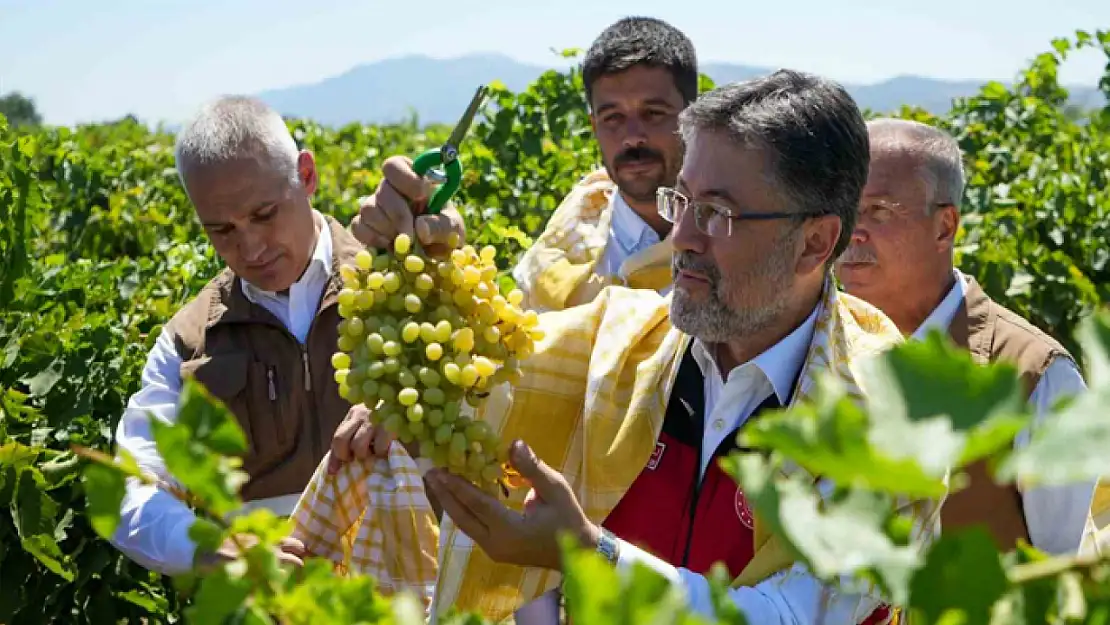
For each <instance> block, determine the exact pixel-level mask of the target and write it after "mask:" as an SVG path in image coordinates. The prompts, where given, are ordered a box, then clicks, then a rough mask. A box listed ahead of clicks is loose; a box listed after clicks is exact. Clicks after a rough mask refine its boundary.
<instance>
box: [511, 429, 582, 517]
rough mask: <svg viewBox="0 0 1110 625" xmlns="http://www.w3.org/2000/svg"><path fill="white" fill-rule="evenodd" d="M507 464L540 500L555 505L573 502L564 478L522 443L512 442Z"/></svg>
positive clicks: (572, 496)
mask: <svg viewBox="0 0 1110 625" xmlns="http://www.w3.org/2000/svg"><path fill="white" fill-rule="evenodd" d="M509 462H510V463H511V464H512V466H513V468H514V469H516V470H517V472H519V473H520V475H521V477H523V478H525V479H526V480H528V481H529V482H531V484H532V488H533V489H534V490H535V491H536V494H537V495H539V497H540V499H543V500H544V501H546V502H547V503H549V504H555V505H562V504H565V503H567V502H572V501H574V494H573V493H572V492H571V490H570V484H567V480H566V478H564V477H563V475H562V474H561V473H559V472H558V471H556V470H555V469H552V468H551V467H550V466H548V465H547V463H546V462H544V461H543V460H540V459H539V457H537V456H536V454H535V452H533V451H532V448H531V447H529V446H528V445H526V444H525V443H524V441H520V440H518V441H513V444H512V447H511V448H510V449H509Z"/></svg>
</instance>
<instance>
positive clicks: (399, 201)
mask: <svg viewBox="0 0 1110 625" xmlns="http://www.w3.org/2000/svg"><path fill="white" fill-rule="evenodd" d="M430 195H431V183H429V182H428V181H427V180H425V179H423V178H421V177H420V176H417V175H416V172H414V171H413V169H412V160H411V159H409V158H408V157H405V156H391V157H390V158H388V159H386V161H385V162H384V163H383V164H382V181H381V182H380V183H379V184H378V188H377V189H376V190H375V191H374V194H373V195H371V196H370V197H366V198H362V199H360V201H359V214H358V215H357V216H356V217H355V218H354V220H352V221H351V233H352V234H353V235H354V236H355V238H357V239H358V240H359V241H360V242H361V243H362V244H363V245H366V246H369V247H373V248H376V249H379V250H385V249H389V248H391V247H392V246H393V241H394V239H395V238H396V237H397V235H399V234H404V235H407V236H408V237H409V238H410V239H411V238H412V237H413V236H414V235H415V237H416V240H417V241H419V243H420V245H422V246H423V248H424V251H425V252H426V253H427V254H428V255H429V256H432V257H436V258H442V257H443V256H445V255H446V254H448V253H450V251H451V249H452V248H453V247H454V246H451V245H448V239H449V238H450V236H451V234H452V233H455V234H456V235H457V236H458V238H459V240H460V241H463V240H466V226H465V225H464V224H463V218H462V215H460V214H459V212H458V211H457V210H456V209H455V207H454V206H452V205H451V204H448V205H447V206H445V207H444V208H443V210H442V211H441V212H440V213H439V214H438V215H422V214H421V213H423V211H424V207H425V206H427V203H428V197H429V196H430Z"/></svg>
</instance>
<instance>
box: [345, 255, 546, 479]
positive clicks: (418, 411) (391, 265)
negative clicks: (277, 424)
mask: <svg viewBox="0 0 1110 625" xmlns="http://www.w3.org/2000/svg"><path fill="white" fill-rule="evenodd" d="M451 247H452V248H454V249H452V251H451V254H450V256H449V257H448V258H446V259H443V260H438V259H432V258H428V257H426V256H425V255H423V254H422V253H420V252H419V251H417V250H414V249H412V241H411V239H410V238H409V236H408V235H404V234H402V235H399V236H397V238H396V240H395V241H394V244H393V249H392V250H387V251H382V252H380V253H378V254H377V255H375V253H374V252H373V251H371V250H368V249H367V250H362V251H360V252H359V253H358V254H357V256H356V257H355V264H354V266H352V265H349V264H348V265H343V266H341V267H340V273H341V276H342V278H343V285H344V288H343V290H342V291H341V292H340V293H339V316H340V317H342V321H340V323H339V339H338V345H337V348H338V351H337V352H336V353H335V355H334V356H333V357H332V366H333V367H334V368H335V380H336V382H337V383H338V384H339V394H340V395H342V396H343V398H344V399H346V400H347V401H349V402H351V403H352V404H359V403H361V404H365V405H366V406H367V407H368V408H370V409H371V415H372V417H371V418H372V421H373V423H374V424H375V425H378V426H381V427H384V428H385V429H386V430H388V431H389V432H391V433H392V434H394V435H395V436H397V438H398V439H399V440H400V441H401V442H402V443H405V444H406V445H407V444H410V443H413V442H414V441H415V442H417V443H418V444H419V455H420V456H421V457H423V458H427V459H429V460H431V462H432V463H433V464H434V465H436V466H439V467H447V468H448V469H449V470H451V471H452V472H454V473H456V474H459V475H462V476H464V477H466V478H467V479H469V480H470V481H471V482H473V483H475V484H477V485H479V486H480V487H483V488H486V489H487V490H490V489H492V488H493V487H494V486H496V485H497V484H498V483H499V482H501V480H502V478H503V477H505V469H506V465H505V462H506V454H507V448H506V446H505V445H503V444H502V442H501V441H500V440H499V437H498V436H497V435H496V434H495V433H494V432H493V430H492V428H490V426H489V424H487V423H485V422H483V421H477V420H472V419H471V418H469V417H468V416H466V415H464V414H462V407H463V402H466V403H467V404H469V405H470V406H478V405H479V404H480V402H481V401H482V399H483V398H484V396H485V395H486V394H488V392H489V390H490V389H492V388H493V387H494V386H496V385H498V384H500V383H502V382H515V381H516V380H517V379H518V378H519V376H520V365H519V362H520V361H521V360H522V359H524V358H527V357H528V356H529V355H530V354H531V353H532V350H533V349H534V342H535V341H538V340H540V339H541V338H543V332H542V331H541V330H539V329H538V328H537V327H536V325H537V323H538V317H537V315H536V312H535V311H532V310H527V311H526V310H522V309H521V308H520V304H521V302H522V301H523V293H522V292H521V291H520V290H519V289H514V290H513V291H512V292H510V293H508V295H502V294H501V293H500V290H499V289H498V287H497V284H496V277H497V267H496V265H494V263H493V259H494V256H495V254H496V250H495V249H494V248H493V247H492V246H487V247H485V248H483V249H482V250H481V252H478V251H476V250H475V249H474V248H473V247H472V246H470V245H467V246H464V247H461V248H460V247H458V240H457V237H456V238H455V240H454V242H453V244H452V246H451Z"/></svg>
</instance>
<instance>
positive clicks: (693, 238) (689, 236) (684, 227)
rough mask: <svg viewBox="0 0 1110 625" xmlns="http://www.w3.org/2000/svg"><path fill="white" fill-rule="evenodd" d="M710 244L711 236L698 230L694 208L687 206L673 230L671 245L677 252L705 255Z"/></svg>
mask: <svg viewBox="0 0 1110 625" xmlns="http://www.w3.org/2000/svg"><path fill="white" fill-rule="evenodd" d="M708 242H709V235H707V234H705V233H704V232H702V231H701V230H698V226H697V223H695V220H694V207H692V206H687V207H686V209H685V210H683V211H682V212H681V213H679V216H678V219H677V220H676V221H675V224H674V228H673V229H672V230H671V243H672V245H673V246H674V248H675V249H676V250H679V251H683V252H693V253H695V254H704V253H705V250H706V247H707V245H708Z"/></svg>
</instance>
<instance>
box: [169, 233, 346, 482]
mask: <svg viewBox="0 0 1110 625" xmlns="http://www.w3.org/2000/svg"><path fill="white" fill-rule="evenodd" d="M325 220H326V221H327V227H328V228H329V229H330V232H331V236H332V275H331V277H330V279H329V281H328V282H327V284H326V286H325V287H324V291H323V293H322V294H321V298H320V302H319V305H318V308H317V312H316V317H315V318H314V319H313V321H312V325H311V327H310V329H309V332H308V335H307V337H306V341H305V344H304V345H303V346H302V345H301V344H300V343H298V342H297V339H296V337H295V336H293V334H292V333H291V332H290V331H289V330H288V329H286V328H285V326H284V325H283V324H282V323H281V321H280V320H278V319H277V318H276V317H275V316H274V315H273V314H272V313H270V311H268V310H266V309H265V308H263V307H262V306H259V305H257V304H255V303H253V302H251V301H250V300H249V299H247V297H246V296H245V295H244V294H243V291H242V285H241V284H240V279H239V278H238V277H237V276H236V275H235V274H234V273H233V272H231V270H230V269H227V270H224V271H223V272H222V273H221V274H220V275H218V276H216V277H215V278H214V279H213V280H212V281H211V282H209V283H208V284H207V285H206V286H205V287H204V289H202V290H201V292H200V293H199V294H198V295H197V296H196V297H195V298H194V299H193V300H192V301H190V302H189V303H188V304H186V305H185V306H184V307H183V308H182V309H181V310H180V311H178V313H177V314H176V315H174V317H173V319H171V320H170V322H169V323H167V324H166V329H167V331H169V332H172V333H173V336H174V343H175V345H176V347H177V352H178V354H179V355H180V356H181V360H182V364H181V375H182V378H185V377H188V376H194V377H195V379H196V380H197V381H199V382H201V383H203V384H204V385H205V386H206V387H207V388H208V390H209V391H211V392H212V394H213V395H215V396H216V397H218V398H219V399H220V400H222V401H223V402H224V403H225V404H226V405H227V406H228V408H229V409H230V410H231V411H232V412H233V413H234V414H235V417H236V418H237V419H238V421H239V425H240V426H241V427H242V428H243V432H244V434H245V435H246V438H247V442H248V445H249V451H248V453H247V455H246V456H245V457H244V459H243V470H244V471H246V472H247V474H248V475H249V476H250V481H249V482H248V483H247V484H246V485H245V486H244V487H243V489H242V492H241V495H242V497H243V499H244V501H251V500H255V499H263V498H267V497H275V496H279V495H288V494H293V493H299V492H301V491H302V490H303V489H304V487H305V486H306V485H307V484H308V481H309V479H310V478H311V477H312V474H313V472H314V471H315V470H316V467H317V465H318V464H319V463H320V460H321V459H323V457H324V454H325V453H326V452H327V450H328V448H329V446H330V444H331V437H332V434H333V433H334V432H335V429H336V427H337V426H338V425H339V423H340V422H341V421H342V420H343V417H344V416H346V414H347V411H348V409H349V408H350V404H349V403H348V402H347V401H346V400H344V399H343V398H342V397H340V396H339V392H338V386H337V384H336V382H335V379H334V375H333V372H332V366H331V356H332V354H334V353H335V351H336V340H337V338H338V324H339V321H340V317H339V313H338V303H337V299H338V295H339V291H340V289H342V280H341V278H340V275H339V266H340V265H341V264H344V263H348V262H353V259H354V255H355V254H356V253H357V252H358V251H359V250H360V249H362V246H361V245H360V244H359V242H358V241H357V240H356V239H355V238H354V237H353V236H352V235H351V234H350V233H348V232H347V231H346V230H344V229H343V227H342V226H340V225H339V223H338V222H337V221H335V220H334V219H332V218H331V217H326V218H325Z"/></svg>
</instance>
